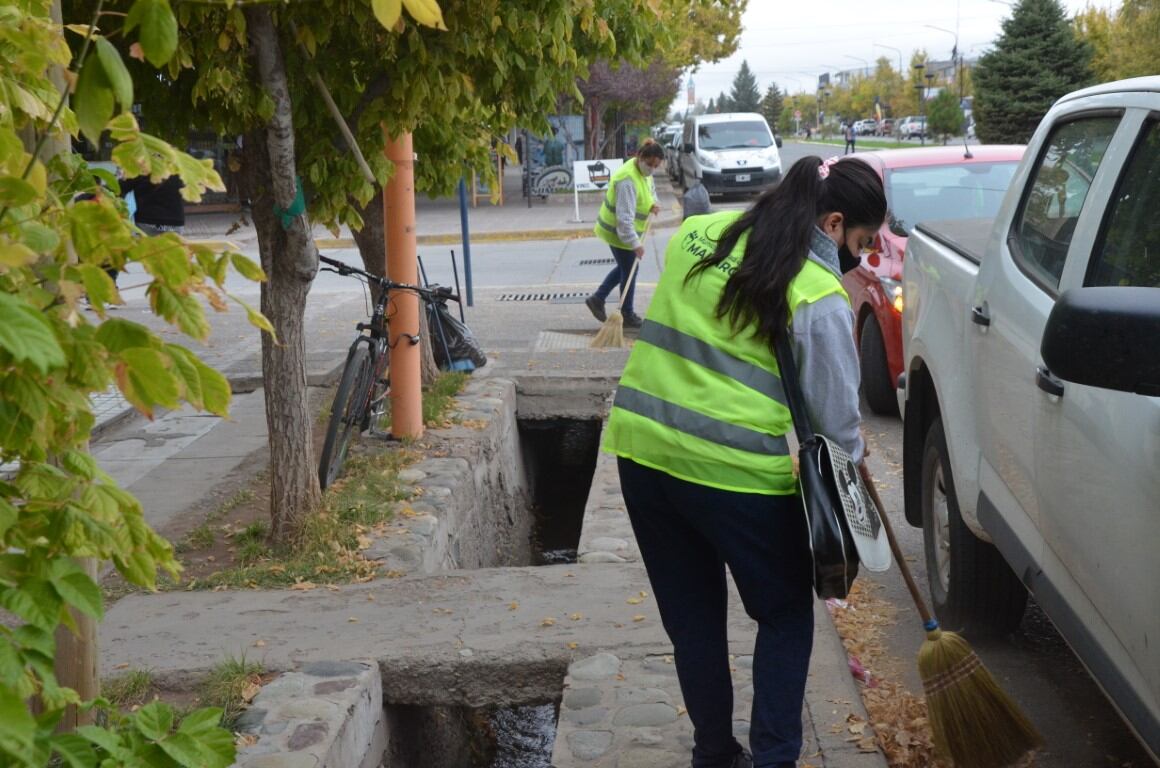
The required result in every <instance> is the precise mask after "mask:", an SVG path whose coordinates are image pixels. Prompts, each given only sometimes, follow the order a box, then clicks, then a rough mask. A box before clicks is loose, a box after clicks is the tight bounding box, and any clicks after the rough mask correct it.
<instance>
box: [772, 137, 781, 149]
mask: <svg viewBox="0 0 1160 768" xmlns="http://www.w3.org/2000/svg"><path fill="white" fill-rule="evenodd" d="M773 143H774V144H777V148H778V149H781V137H780V136H774V137H773Z"/></svg>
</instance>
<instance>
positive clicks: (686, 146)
mask: <svg viewBox="0 0 1160 768" xmlns="http://www.w3.org/2000/svg"><path fill="white" fill-rule="evenodd" d="M681 151H682V152H692V151H693V142H691V141H686V142H685V143H684V144H682V145H681Z"/></svg>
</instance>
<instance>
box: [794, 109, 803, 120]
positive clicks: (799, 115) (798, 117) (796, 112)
mask: <svg viewBox="0 0 1160 768" xmlns="http://www.w3.org/2000/svg"><path fill="white" fill-rule="evenodd" d="M793 119H794V120H801V119H802V111H801V110H800V109H795V110H794V111H793Z"/></svg>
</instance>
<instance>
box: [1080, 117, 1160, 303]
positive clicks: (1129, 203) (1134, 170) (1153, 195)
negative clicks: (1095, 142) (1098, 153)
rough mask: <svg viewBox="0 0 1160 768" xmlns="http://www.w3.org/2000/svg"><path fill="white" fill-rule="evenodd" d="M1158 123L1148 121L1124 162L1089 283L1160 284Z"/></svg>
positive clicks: (1159, 152)
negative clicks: (1129, 156) (1125, 163)
mask: <svg viewBox="0 0 1160 768" xmlns="http://www.w3.org/2000/svg"><path fill="white" fill-rule="evenodd" d="M1157 211H1160V122H1157V121H1155V120H1150V121H1148V122H1146V123H1145V124H1144V131H1143V134H1142V136H1141V138H1140V141H1139V142H1137V144H1136V148H1135V149H1133V150H1132V156H1131V158H1130V159H1129V160H1128V163H1127V165H1126V166H1125V167H1124V171H1123V173H1122V174H1121V175H1120V180H1119V182H1118V183H1117V184H1116V191H1115V193H1114V194H1113V195H1112V202H1111V206H1110V209H1109V211H1108V215H1107V218H1106V219H1105V220H1104V227H1103V231H1102V232H1101V235H1100V239H1099V241H1098V242H1097V244H1096V247H1095V249H1094V250H1093V251H1092V261H1091V264H1090V265H1089V266H1088V274H1087V279H1086V280H1085V281H1084V284H1085V285H1125V286H1128V285H1130V286H1138V287H1142V288H1160V225H1157V223H1156V212H1157Z"/></svg>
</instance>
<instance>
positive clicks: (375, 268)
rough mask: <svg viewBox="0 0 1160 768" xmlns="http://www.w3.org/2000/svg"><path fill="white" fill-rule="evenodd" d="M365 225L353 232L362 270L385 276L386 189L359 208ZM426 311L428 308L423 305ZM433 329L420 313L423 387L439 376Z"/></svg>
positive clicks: (376, 193)
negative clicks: (434, 351) (384, 196)
mask: <svg viewBox="0 0 1160 768" xmlns="http://www.w3.org/2000/svg"><path fill="white" fill-rule="evenodd" d="M358 212H359V215H360V216H362V220H363V226H362V229H359V230H354V229H352V230H351V235H353V236H354V242H355V245H357V246H358V253H359V256H360V257H362V262H363V269H365V270H366V271H367V272H370V273H371V274H372V275H379V276H380V277H383V276H385V275H386V274H387V241H386V236H387V224H386V221H385V220H384V216H383V190H382V189H381V188H380V189H379V190H377V191H376V192H375V196H374V197H373V198H371V200H370V202H368V203H367V204H366V205H365V206H362V207H360V208H359V211H358ZM424 309H425V305H424ZM431 343H432V338H431V329H430V327H429V326H428V324H427V313H426V311H420V312H419V356H420V361H419V370H420V375H421V377H422V382H423V386H428V385H430V384H432V383H433V382H434V381H435V379H436V377H438V376H439V366H437V365H436V364H435V355H434V354H433V353H432V349H433V348H432V346H431Z"/></svg>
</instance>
